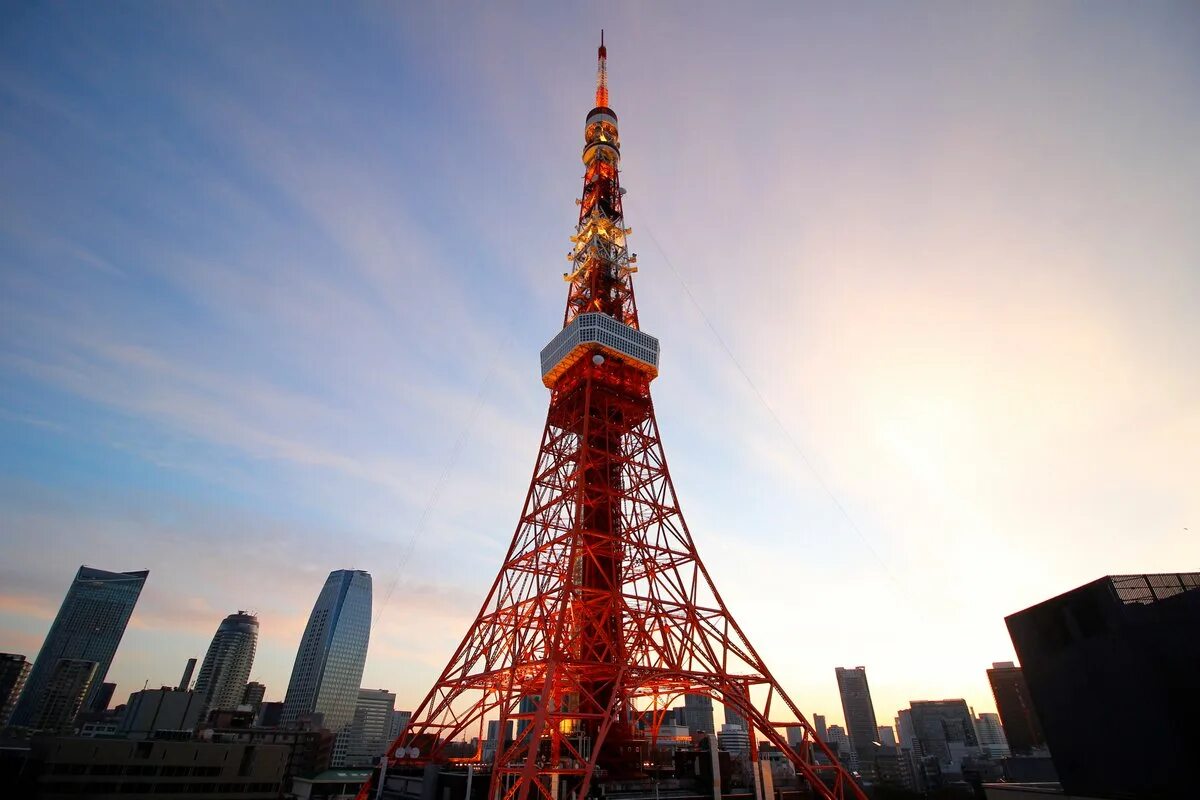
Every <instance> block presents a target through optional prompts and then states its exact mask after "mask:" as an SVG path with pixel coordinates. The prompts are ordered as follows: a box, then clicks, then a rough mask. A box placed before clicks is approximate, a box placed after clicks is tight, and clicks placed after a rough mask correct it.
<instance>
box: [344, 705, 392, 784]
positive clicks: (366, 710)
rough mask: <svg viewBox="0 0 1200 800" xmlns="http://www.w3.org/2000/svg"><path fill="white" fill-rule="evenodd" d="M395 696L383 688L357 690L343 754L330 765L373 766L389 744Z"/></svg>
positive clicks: (390, 741)
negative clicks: (342, 756)
mask: <svg viewBox="0 0 1200 800" xmlns="http://www.w3.org/2000/svg"><path fill="white" fill-rule="evenodd" d="M395 710H396V695H394V694H392V693H391V692H389V691H387V690H386V689H359V690H358V704H357V705H355V707H354V718H353V719H352V720H351V721H350V726H349V729H348V734H347V747H346V755H345V757H344V758H343V760H342V763H341V764H337V763H334V764H333V766H334V767H358V768H362V767H373V766H375V764H377V763H378V762H379V757H380V756H382V755H383V753H384V751H385V750H387V747H388V745H389V744H391V743H392V740H391V738H390V735H389V734H390V733H391V730H392V715H393V712H395Z"/></svg>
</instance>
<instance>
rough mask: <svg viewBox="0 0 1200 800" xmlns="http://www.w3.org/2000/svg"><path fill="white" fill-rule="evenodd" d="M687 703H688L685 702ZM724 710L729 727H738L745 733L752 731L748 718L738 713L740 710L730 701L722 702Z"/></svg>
mask: <svg viewBox="0 0 1200 800" xmlns="http://www.w3.org/2000/svg"><path fill="white" fill-rule="evenodd" d="M685 702H686V701H685ZM721 706H722V708H723V709H724V711H725V722H726V724H728V725H737V726H738V727H739V728H741V729H742V730H744V731H749V730H750V725H749V724H748V723H747V722H746V718H745V717H743V716H742V715H741V714H739V713H738V710H737V709H736V708H734V707H733V704H732V702H730V701H729V700H728V699H726V700H724V701H722V703H721Z"/></svg>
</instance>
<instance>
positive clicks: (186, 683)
mask: <svg viewBox="0 0 1200 800" xmlns="http://www.w3.org/2000/svg"><path fill="white" fill-rule="evenodd" d="M195 671H196V659H194V658H189V659H188V660H187V664H186V665H185V666H184V668H183V675H182V676H180V678H179V685H178V686H176V687H175V689H176V690H177V691H180V692H186V691H187V690H188V689H190V688H192V673H193V672H195Z"/></svg>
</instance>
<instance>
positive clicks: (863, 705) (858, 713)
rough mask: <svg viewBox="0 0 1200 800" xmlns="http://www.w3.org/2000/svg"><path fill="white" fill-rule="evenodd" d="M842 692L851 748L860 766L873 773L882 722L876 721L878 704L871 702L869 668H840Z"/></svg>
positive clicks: (840, 692)
mask: <svg viewBox="0 0 1200 800" xmlns="http://www.w3.org/2000/svg"><path fill="white" fill-rule="evenodd" d="M834 672H835V673H836V674H837V682H838V693H839V694H840V695H841V696H842V713H843V714H844V715H845V717H846V730H847V732H848V735H849V737H850V747H851V749H852V751H853V753H854V754H855V755H856V756H857V757H858V766H859V769H860V770H862V771H863V772H864V773H869V774H873V772H874V768H873V763H874V762H873V756H874V755H875V751H876V749H877V745H876V744H875V742H876V737H877V736H878V735H879V723H877V722H876V721H875V706H874V704H872V702H871V687H870V686H869V685H868V684H867V668H866V667H837V668H836V669H835V670H834Z"/></svg>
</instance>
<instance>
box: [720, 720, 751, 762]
mask: <svg viewBox="0 0 1200 800" xmlns="http://www.w3.org/2000/svg"><path fill="white" fill-rule="evenodd" d="M717 746H718V747H719V748H721V749H722V750H724V751H726V752H727V753H730V754H731V755H736V756H743V757H746V756H749V755H750V734H749V733H748V732H747V731H746V729H745V728H743V727H742V726H741V725H737V724H732V723H728V722H726V723H725V724H724V725H722V726H721V730H720V731H719V732H718V733H717Z"/></svg>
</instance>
